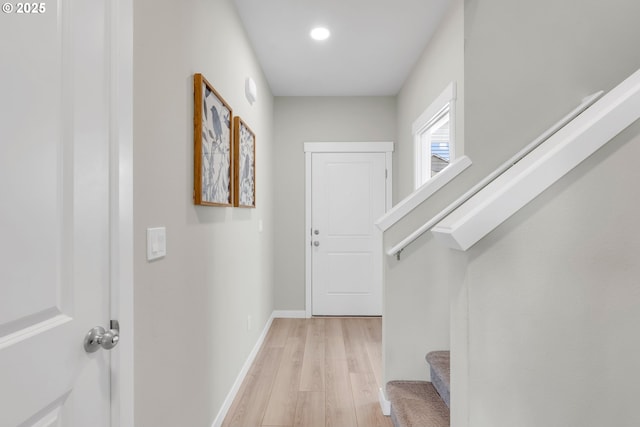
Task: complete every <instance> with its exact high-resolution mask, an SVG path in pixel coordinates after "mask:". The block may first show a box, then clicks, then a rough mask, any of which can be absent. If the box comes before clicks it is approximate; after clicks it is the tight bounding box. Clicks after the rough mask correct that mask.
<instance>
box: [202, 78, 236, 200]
mask: <svg viewBox="0 0 640 427" xmlns="http://www.w3.org/2000/svg"><path fill="white" fill-rule="evenodd" d="M193 84H194V119H193V125H194V168H193V172H194V180H193V181H194V192H193V201H194V203H195V204H196V205H205V206H233V203H234V198H233V187H234V186H233V165H234V163H233V147H232V136H233V128H232V126H231V124H232V120H233V110H232V109H231V107H230V106H229V104H228V103H227V102H226V101H225V100H224V99H223V98H222V96H220V94H219V93H218V92H216V90H215V89H214V88H213V86H212V85H211V84H210V83H209V82H208V81H207V79H205V78H204V76H203V75H202V74H195V75H194V76H193Z"/></svg>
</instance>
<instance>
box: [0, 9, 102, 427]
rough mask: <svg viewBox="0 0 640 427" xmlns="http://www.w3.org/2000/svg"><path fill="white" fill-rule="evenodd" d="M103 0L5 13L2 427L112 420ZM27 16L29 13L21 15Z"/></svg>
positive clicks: (0, 42)
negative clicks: (90, 345) (97, 345)
mask: <svg viewBox="0 0 640 427" xmlns="http://www.w3.org/2000/svg"><path fill="white" fill-rule="evenodd" d="M107 7H108V2H107V0H92V1H79V0H59V1H57V2H56V1H53V0H47V1H46V2H43V3H37V4H34V3H16V2H11V3H6V4H5V5H4V7H3V12H4V13H3V14H2V16H0V53H1V54H2V60H1V61H0V93H1V94H2V95H1V97H0V183H1V184H0V200H1V201H2V208H1V209H0V236H1V237H0V402H1V403H0V406H1V410H0V426H3V427H14V426H21V427H22V426H57V427H62V426H64V427H107V426H109V425H110V406H109V400H110V376H109V359H110V353H108V352H107V351H105V350H100V351H98V352H96V353H92V354H88V353H86V352H85V350H84V348H83V338H84V336H85V334H86V333H87V332H88V331H89V329H91V328H92V327H94V326H98V325H100V326H105V327H106V326H108V324H107V322H108V320H109V297H110V295H109V281H110V278H109V274H110V264H109V257H110V250H111V249H110V243H109V242H110V240H109V221H110V217H109V203H110V202H109V197H110V187H109V185H110V181H109V180H110V176H109V174H110V165H109V162H110V148H109V147H110V137H109V130H110V129H109V114H110V112H111V111H110V110H111V108H110V102H111V99H110V97H109V82H110V78H111V76H110V64H109V55H108V54H107V52H108V49H109V46H108V44H109V35H108V31H109V25H110V23H109V20H108V19H107V16H108V13H107ZM19 12H22V13H19Z"/></svg>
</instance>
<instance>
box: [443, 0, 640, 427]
mask: <svg viewBox="0 0 640 427" xmlns="http://www.w3.org/2000/svg"><path fill="white" fill-rule="evenodd" d="M466 3H467V4H466V10H465V38H466V48H465V100H466V121H465V135H466V144H465V150H466V153H467V154H468V155H470V156H471V158H472V159H473V160H474V161H476V160H478V161H479V162H482V164H491V163H498V162H499V161H501V159H506V158H508V157H509V156H510V155H511V154H513V153H515V152H516V151H517V150H518V149H520V148H521V147H523V146H524V145H526V144H527V143H528V142H530V141H531V140H533V139H534V138H535V137H536V136H537V135H539V134H540V133H542V132H543V131H544V130H545V129H546V128H547V127H549V126H550V125H551V124H552V123H554V122H556V121H557V120H558V119H559V118H560V117H562V116H563V115H564V114H565V113H566V112H568V111H569V110H571V109H572V108H573V107H575V106H576V105H577V104H578V103H579V102H580V100H581V99H582V98H583V97H585V96H587V95H588V94H590V93H593V92H595V91H597V90H600V89H605V90H608V89H610V88H612V87H613V86H615V85H616V84H617V83H619V82H620V81H622V80H623V79H624V78H626V77H627V76H628V75H630V74H631V73H632V72H634V71H635V70H636V69H637V68H638V67H640V55H638V54H637V46H636V41H637V40H638V39H639V38H640V27H638V25H637V22H636V20H637V17H638V16H640V3H637V2H629V1H625V0H614V1H611V2H606V3H603V2H600V1H582V0H580V1H578V0H571V1H563V2H556V1H552V0H543V1H538V2H535V3H523V2H511V1H508V0H494V1H488V2H487V1H477V0H471V1H468V2H466ZM639 144H640V126H639V125H638V124H636V125H634V126H632V127H630V128H629V129H627V131H625V132H624V133H623V134H622V135H620V136H619V137H617V138H616V139H614V140H613V141H612V142H610V143H609V144H608V145H607V146H606V147H605V148H603V149H601V150H600V151H599V152H597V153H596V154H594V155H593V156H592V157H591V158H589V159H588V160H587V161H585V162H584V163H583V164H582V165H580V166H579V167H577V168H576V169H574V170H573V171H572V172H571V173H570V174H568V175H567V176H566V177H564V178H563V179H562V180H561V181H559V182H558V183H556V184H555V185H554V186H552V187H551V188H550V189H549V190H547V191H546V192H545V193H543V194H542V195H541V196H540V197H538V198H537V199H536V200H534V201H533V202H532V203H530V204H529V205H528V206H526V207H525V208H523V209H522V210H521V211H519V212H518V213H517V214H515V215H514V216H513V217H512V218H511V219H509V220H508V221H506V222H505V223H504V224H503V225H501V226H500V227H498V228H497V229H496V230H494V231H493V232H492V233H491V234H489V235H488V236H487V237H486V238H484V239H483V240H481V241H480V242H479V243H477V244H476V245H475V246H474V247H472V248H471V249H470V250H469V251H468V252H467V256H468V265H467V273H466V280H465V283H464V287H463V289H462V290H461V294H467V295H468V330H467V329H466V326H464V325H462V324H458V326H456V327H455V328H454V329H453V330H452V334H453V336H455V337H456V339H458V340H460V341H467V340H468V343H469V348H468V354H466V355H457V356H456V358H454V360H453V362H452V363H453V365H452V371H455V370H456V369H461V370H463V371H464V370H466V369H467V368H468V372H469V376H468V381H467V382H466V383H464V382H463V383H461V384H459V386H460V387H461V388H462V389H464V388H465V387H468V396H459V397H460V399H459V400H458V403H459V406H458V407H456V406H455V403H454V406H452V408H454V411H458V412H461V413H465V412H466V411H467V410H468V415H466V416H465V417H464V419H458V420H457V422H455V423H454V425H456V426H463V425H464V426H466V425H469V426H473V427H483V426H492V427H497V426H514V425H518V426H523V427H526V426H531V427H533V426H541V425H545V426H558V427H560V426H562V427H566V426H581V427H591V426H593V427H595V426H603V425H611V426H614V425H615V426H619V427H631V426H636V425H639V424H640V415H638V412H637V410H635V407H636V406H637V403H636V400H637V399H636V396H638V394H639V393H640V386H639V385H638V384H640V381H639V380H640V371H639V370H638V369H637V357H636V355H637V353H638V351H639V350H640V340H639V339H638V338H637V336H638V335H637V333H636V331H635V327H634V325H637V324H638V322H640V308H639V307H640V304H639V303H640V292H639V291H638V289H637V278H638V277H639V275H640V263H638V257H637V254H638V253H639V250H640V244H639V243H638V242H640V234H639V233H638V231H637V226H636V222H637V218H638V215H639V214H640V204H639V203H638V201H637V198H635V197H633V195H632V194H633V192H634V191H635V190H634V188H633V185H634V184H633V183H635V182H638V180H639V179H640V174H639V173H638V168H637V167H635V166H634V164H635V159H637V158H638V155H640V149H639V148H638V147H639ZM461 317H462V318H464V315H462V316H461ZM463 320H464V319H463ZM461 323H462V322H461ZM464 323H465V324H466V321H465V322H464ZM464 359H466V360H464ZM465 364H467V366H465ZM454 386H455V384H454ZM467 397H468V401H467V400H466V398H467ZM454 399H455V396H453V397H452V401H454ZM467 403H468V405H467ZM465 406H466V407H465ZM454 421H456V420H454Z"/></svg>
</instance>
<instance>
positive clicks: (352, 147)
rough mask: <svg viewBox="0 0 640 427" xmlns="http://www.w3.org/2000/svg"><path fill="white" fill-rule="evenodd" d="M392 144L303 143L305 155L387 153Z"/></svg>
mask: <svg viewBox="0 0 640 427" xmlns="http://www.w3.org/2000/svg"><path fill="white" fill-rule="evenodd" d="M392 151H393V142H388V141H384V142H305V143H304V152H305V153H309V152H312V153H389V152H392Z"/></svg>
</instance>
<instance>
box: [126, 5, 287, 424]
mask: <svg viewBox="0 0 640 427" xmlns="http://www.w3.org/2000/svg"><path fill="white" fill-rule="evenodd" d="M134 15H135V17H134V19H135V22H134V33H135V34H134V43H135V46H134V49H135V51H134V55H135V64H134V68H135V69H134V98H135V99H134V123H135V129H134V200H135V202H134V203H135V205H134V211H135V220H134V221H135V224H134V227H135V242H134V249H135V260H134V263H135V266H134V268H135V328H136V330H135V336H136V344H135V369H136V371H135V399H136V408H135V421H136V427H175V426H194V427H195V426H200V427H204V426H210V425H211V423H212V421H213V419H214V418H215V416H216V414H217V412H218V410H219V409H220V407H221V405H222V402H223V400H224V399H225V397H226V396H227V393H228V392H229V390H230V389H231V386H232V384H233V382H234V380H235V378H236V376H237V375H238V373H239V371H240V369H241V367H242V365H243V363H244V361H245V360H246V358H247V356H248V355H249V353H250V351H251V349H252V348H253V346H254V344H255V343H256V341H257V339H258V337H259V335H260V333H261V332H262V328H263V327H264V325H265V323H266V322H267V320H268V318H269V316H270V314H271V313H272V311H273V308H274V307H273V292H274V285H273V283H274V282H273V242H274V221H273V209H274V198H275V194H274V191H273V188H274V184H273V177H272V176H273V162H274V156H273V151H274V149H273V146H274V144H273V98H272V96H271V94H270V91H269V88H268V86H267V83H266V81H265V78H264V76H263V74H262V72H261V69H260V67H259V65H258V62H257V60H256V58H255V56H254V53H253V51H252V49H251V47H250V45H249V43H248V40H247V38H246V36H245V34H244V31H243V30H242V27H241V24H240V21H239V19H238V17H237V15H236V13H235V10H234V8H233V6H232V2H231V1H228V0H218V1H207V2H204V1H196V0H188V1H180V2H168V1H161V2H158V1H153V0H139V1H136V2H135V10H134ZM197 72H201V73H203V74H204V75H205V77H206V78H207V79H208V80H209V82H211V84H213V86H214V87H215V88H216V90H217V91H218V92H219V93H220V94H221V95H222V96H223V97H224V98H225V99H226V101H227V102H229V103H230V104H231V106H232V108H233V109H234V114H235V115H239V116H241V117H242V118H243V119H244V120H245V121H246V122H247V124H248V125H249V126H250V127H251V128H252V129H253V130H254V131H255V133H256V157H257V166H256V171H257V184H256V188H257V208H256V209H232V208H220V207H199V206H198V207H197V206H194V205H193V201H192V191H193V83H192V78H193V74H194V73H197ZM248 76H251V77H253V78H254V80H255V81H256V83H257V86H258V96H259V99H258V102H257V103H256V104H254V105H253V106H250V105H249V104H248V102H247V101H246V100H245V98H244V81H245V78H246V77H248ZM260 220H262V221H263V223H264V231H263V232H259V231H258V221H260ZM156 226H166V227H167V256H166V258H164V259H162V260H159V261H155V262H147V261H146V259H145V248H146V245H145V230H146V228H147V227H156ZM248 316H251V317H252V329H251V330H247V329H248V328H247V318H248Z"/></svg>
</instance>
